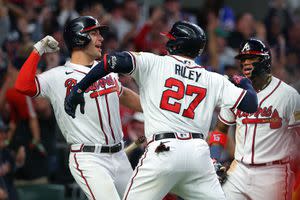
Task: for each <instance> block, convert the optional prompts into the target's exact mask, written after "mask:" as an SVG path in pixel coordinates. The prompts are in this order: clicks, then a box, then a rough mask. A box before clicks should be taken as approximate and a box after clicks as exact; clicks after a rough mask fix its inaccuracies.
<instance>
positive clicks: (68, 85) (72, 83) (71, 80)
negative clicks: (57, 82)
mask: <svg viewBox="0 0 300 200" xmlns="http://www.w3.org/2000/svg"><path fill="white" fill-rule="evenodd" d="M76 84H77V80H76V79H74V78H69V79H67V80H66V82H65V87H66V88H67V90H66V96H68V95H69V94H70V92H71V89H72V88H73V87H74V86H75V85H76Z"/></svg>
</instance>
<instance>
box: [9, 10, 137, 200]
mask: <svg viewBox="0 0 300 200" xmlns="http://www.w3.org/2000/svg"><path fill="white" fill-rule="evenodd" d="M104 28H105V27H103V26H101V25H100V24H99V22H98V21H97V20H96V19H94V18H93V17H89V16H82V17H79V18H76V19H73V20H71V21H70V22H69V23H67V24H66V26H65V29H64V33H63V34H64V35H63V36H64V40H65V43H66V45H67V47H68V49H69V51H70V52H71V60H70V61H68V62H66V64H65V65H64V66H58V67H55V68H53V69H51V70H49V71H46V72H44V73H42V74H39V75H36V76H35V73H36V68H37V64H38V61H39V59H40V57H41V56H42V55H43V54H44V53H51V52H54V51H57V50H58V43H57V42H56V41H55V40H54V39H53V38H52V37H51V36H46V37H45V38H44V39H42V40H41V41H39V42H38V43H36V44H35V45H34V48H35V50H34V51H33V52H32V53H31V55H30V56H29V58H28V59H27V60H26V62H25V63H24V65H23V66H22V69H21V71H20V74H19V76H18V79H17V81H16V84H15V87H16V88H17V89H18V90H19V91H20V92H22V93H24V94H26V95H29V96H31V97H35V96H43V97H46V98H48V99H49V100H50V102H51V104H52V106H53V109H54V113H55V116H56V119H57V123H58V125H59V127H60V129H61V132H62V134H63V135H64V137H65V139H66V141H67V143H68V144H70V146H71V149H70V151H71V152H70V156H69V168H70V171H71V173H72V175H73V177H74V179H75V180H76V182H77V183H78V184H79V186H80V187H81V188H82V190H83V191H84V193H85V194H86V196H87V197H88V198H89V199H92V200H95V199H97V200H98V199H113V200H115V199H120V197H122V195H123V194H124V191H125V188H126V185H127V183H128V181H129V178H130V176H131V174H132V168H131V166H130V163H129V161H128V159H127V156H126V154H125V152H124V150H123V141H122V138H123V132H122V129H121V121H120V115H119V100H120V101H121V102H125V104H126V105H127V106H131V108H135V107H137V110H139V111H141V109H139V108H138V105H139V104H140V103H139V97H138V95H137V94H135V93H133V92H132V91H131V90H129V89H127V88H124V87H121V85H120V83H119V82H118V75H117V74H115V73H109V74H108V75H107V76H105V77H103V78H101V79H100V80H98V81H96V82H94V83H93V85H92V86H90V87H89V88H88V89H87V90H85V92H84V93H85V96H86V106H85V107H86V112H85V115H81V116H78V117H77V118H76V119H72V118H71V117H70V116H68V115H67V114H66V113H65V112H64V105H63V102H64V98H65V96H66V95H68V94H69V92H70V91H71V89H72V87H73V86H74V85H76V83H77V82H78V81H80V80H81V79H82V78H83V77H84V76H85V74H87V73H88V72H89V71H90V69H91V67H93V66H95V65H96V64H97V62H96V61H95V59H99V58H100V57H101V46H102V42H103V37H102V36H101V33H102V31H104ZM133 106H134V107H133Z"/></svg>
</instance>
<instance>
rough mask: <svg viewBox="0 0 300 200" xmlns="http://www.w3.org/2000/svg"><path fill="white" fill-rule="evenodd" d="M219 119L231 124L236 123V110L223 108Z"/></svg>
mask: <svg viewBox="0 0 300 200" xmlns="http://www.w3.org/2000/svg"><path fill="white" fill-rule="evenodd" d="M218 119H219V120H220V121H221V122H223V123H224V124H227V125H229V126H231V125H234V124H235V123H236V121H235V120H236V116H235V114H234V112H233V111H232V110H231V109H229V108H221V111H220V113H219V115H218Z"/></svg>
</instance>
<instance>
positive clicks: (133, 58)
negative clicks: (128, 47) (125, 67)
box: [126, 51, 136, 74]
mask: <svg viewBox="0 0 300 200" xmlns="http://www.w3.org/2000/svg"><path fill="white" fill-rule="evenodd" d="M126 52H128V53H129V55H131V58H132V60H133V69H132V71H131V72H130V73H129V74H131V73H132V72H133V71H134V70H135V68H136V60H135V56H134V55H133V54H132V53H131V52H130V51H126Z"/></svg>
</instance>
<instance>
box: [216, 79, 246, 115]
mask: <svg viewBox="0 0 300 200" xmlns="http://www.w3.org/2000/svg"><path fill="white" fill-rule="evenodd" d="M222 79H223V86H222V90H221V100H220V105H219V106H220V107H224V108H231V109H235V108H237V106H238V105H239V104H240V102H241V101H242V99H243V98H244V96H245V94H246V90H244V89H242V88H239V87H236V86H235V85H234V84H232V83H231V82H230V81H229V80H227V79H226V78H225V77H222Z"/></svg>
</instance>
